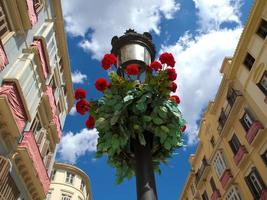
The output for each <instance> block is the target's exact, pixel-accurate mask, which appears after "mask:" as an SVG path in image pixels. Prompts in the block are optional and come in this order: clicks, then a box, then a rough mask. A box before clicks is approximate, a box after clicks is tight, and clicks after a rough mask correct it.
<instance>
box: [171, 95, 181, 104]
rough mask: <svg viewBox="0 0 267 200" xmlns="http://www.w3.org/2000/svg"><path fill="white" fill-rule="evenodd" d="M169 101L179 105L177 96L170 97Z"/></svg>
mask: <svg viewBox="0 0 267 200" xmlns="http://www.w3.org/2000/svg"><path fill="white" fill-rule="evenodd" d="M170 100H172V101H175V102H176V104H179V103H180V98H179V97H178V96H176V95H172V96H170Z"/></svg>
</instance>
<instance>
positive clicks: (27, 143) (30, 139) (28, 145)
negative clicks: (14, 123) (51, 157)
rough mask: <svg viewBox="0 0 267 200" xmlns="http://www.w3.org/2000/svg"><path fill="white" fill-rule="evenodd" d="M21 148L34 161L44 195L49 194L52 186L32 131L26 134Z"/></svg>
mask: <svg viewBox="0 0 267 200" xmlns="http://www.w3.org/2000/svg"><path fill="white" fill-rule="evenodd" d="M19 148H22V149H26V150H27V152H28V156H29V157H30V159H31V160H32V163H33V167H34V169H35V170H36V173H37V176H38V177H36V178H37V179H38V180H39V181H40V182H41V185H42V187H43V191H44V193H47V191H48V189H49V185H50V180H49V177H48V174H47V171H46V168H45V166H44V163H43V159H42V156H41V154H40V151H39V148H38V145H37V143H36V141H35V138H34V135H33V133H32V132H31V131H29V132H26V133H25V135H24V138H23V140H22V142H21V144H20V145H19Z"/></svg>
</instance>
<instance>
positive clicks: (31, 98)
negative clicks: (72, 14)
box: [0, 0, 74, 200]
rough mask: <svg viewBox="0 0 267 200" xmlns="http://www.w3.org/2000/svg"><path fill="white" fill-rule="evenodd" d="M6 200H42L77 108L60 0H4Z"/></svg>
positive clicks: (2, 181) (2, 153)
mask: <svg viewBox="0 0 267 200" xmlns="http://www.w3.org/2000/svg"><path fill="white" fill-rule="evenodd" d="M0 18H1V20H0V24H1V26H0V38H1V40H0V199H8V200H13V199H14V200H16V199H24V200H31V199H34V200H35V199H38V200H39V199H40V200H43V199H44V198H45V197H46V193H47V192H48V189H49V185H50V179H49V177H50V174H51V171H52V168H53V163H54V158H55V151H56V145H57V144H58V143H59V141H60V138H61V132H62V128H63V126H64V122H65V118H66V115H67V113H68V112H69V110H70V108H71V107H72V106H73V104H74V97H73V87H72V81H71V73H70V72H71V71H70V65H69V58H68V51H67V44H66V38H65V32H64V21H63V16H62V9H61V2H60V1H59V0H0Z"/></svg>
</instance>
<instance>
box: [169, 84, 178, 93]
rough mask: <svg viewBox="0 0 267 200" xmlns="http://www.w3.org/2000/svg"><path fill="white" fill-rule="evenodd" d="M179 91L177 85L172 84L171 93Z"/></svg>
mask: <svg viewBox="0 0 267 200" xmlns="http://www.w3.org/2000/svg"><path fill="white" fill-rule="evenodd" d="M176 89H177V84H176V83H175V82H172V86H171V87H170V91H172V92H175V91H176Z"/></svg>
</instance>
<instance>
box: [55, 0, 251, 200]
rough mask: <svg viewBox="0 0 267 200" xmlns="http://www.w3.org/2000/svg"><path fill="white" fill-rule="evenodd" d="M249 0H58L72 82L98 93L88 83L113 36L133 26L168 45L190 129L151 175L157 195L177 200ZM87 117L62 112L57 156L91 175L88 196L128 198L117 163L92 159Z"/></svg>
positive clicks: (130, 187) (92, 133)
mask: <svg viewBox="0 0 267 200" xmlns="http://www.w3.org/2000/svg"><path fill="white" fill-rule="evenodd" d="M252 3H253V2H252V0H216V1H214V0H177V1H175V0H142V1H141V0H113V1H107V0H98V1H93V0H88V1H84V0H75V1H70V0H64V1H62V5H63V13H64V18H65V28H66V31H67V42H68V50H69V55H70V63H71V67H72V78H73V82H74V88H78V87H82V88H84V89H86V90H87V93H88V98H94V99H96V98H99V97H101V93H100V92H98V91H97V90H96V89H95V88H94V82H95V80H96V79H97V78H99V77H107V73H106V71H104V70H103V69H102V68H101V67H100V63H99V59H101V57H102V56H103V55H104V53H108V52H109V51H110V49H111V45H110V41H111V38H112V37H113V36H114V35H118V36H120V35H122V34H123V33H124V32H125V30H127V29H129V28H134V29H135V30H137V31H138V32H141V33H142V32H145V31H149V32H151V33H152V35H153V41H154V42H155V44H156V49H157V52H158V54H159V53H160V52H163V51H168V52H172V53H173V54H174V56H175V59H176V67H175V68H176V70H177V72H178V79H177V84H178V90H177V92H176V93H177V95H179V96H180V97H181V105H180V108H181V110H182V111H183V113H184V116H185V118H186V120H187V122H188V125H189V128H188V131H187V132H186V135H185V136H184V139H185V147H184V148H182V149H179V150H177V151H176V153H175V154H174V155H173V158H172V159H171V160H170V161H169V164H168V165H163V166H161V169H162V174H161V175H160V176H158V175H157V176H156V182H157V191H158V197H159V199H166V200H172V199H178V197H179V194H180V193H181V191H182V188H183V184H184V183H185V180H186V176H187V174H188V172H189V170H190V166H189V163H188V156H189V155H190V154H191V153H194V151H195V148H196V144H197V132H198V124H199V119H200V116H201V112H203V110H205V107H206V106H207V103H208V101H210V100H212V99H213V98H214V96H215V94H216V90H217V88H218V85H219V83H220V80H221V75H220V73H219V69H220V66H221V63H222V61H223V58H224V57H225V56H232V55H233V53H234V50H235V47H236V45H237V42H238V39H239V37H240V34H241V32H242V28H243V25H244V23H245V22H246V20H247V17H248V13H249V10H250V8H251V6H252ZM86 117H87V116H80V115H78V114H77V113H76V112H75V109H72V111H71V114H70V115H69V116H68V117H67V119H66V124H65V127H64V136H63V138H62V140H61V144H60V146H59V149H58V155H57V159H58V160H60V161H63V162H70V163H73V164H76V165H77V166H78V167H80V168H81V169H83V170H84V171H85V172H86V173H87V174H88V175H89V176H90V179H91V185H92V192H93V198H94V200H106V199H116V200H125V199H127V200H134V199H136V195H135V193H136V192H135V179H132V180H130V181H127V180H126V181H124V182H123V183H122V184H121V185H116V184H115V170H114V169H112V168H111V167H110V166H109V165H108V164H107V163H106V158H105V157H104V158H101V159H97V160H96V159H95V158H94V152H95V150H96V144H97V131H96V130H88V129H85V125H84V122H85V120H86Z"/></svg>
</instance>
